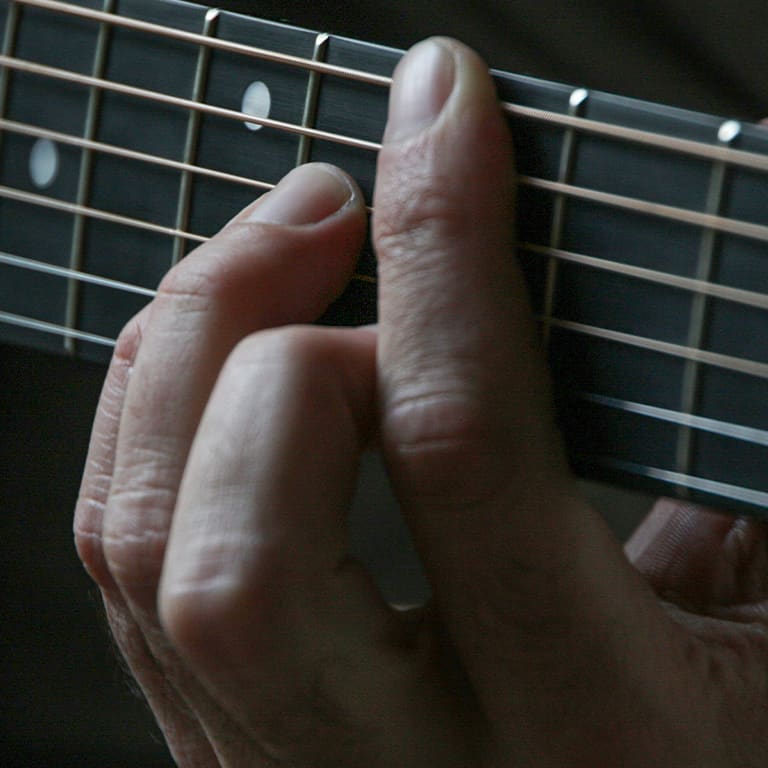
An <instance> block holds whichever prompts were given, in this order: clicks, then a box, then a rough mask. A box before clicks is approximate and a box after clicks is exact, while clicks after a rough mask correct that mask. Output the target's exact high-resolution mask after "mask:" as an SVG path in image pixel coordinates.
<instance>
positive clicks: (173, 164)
mask: <svg viewBox="0 0 768 768" xmlns="http://www.w3.org/2000/svg"><path fill="white" fill-rule="evenodd" d="M0 129H5V130H6V131H8V132H10V133H15V134H18V135H20V136H28V137H34V138H40V139H48V140H49V141H54V142H57V143H59V144H66V145H69V146H73V147H79V148H81V149H87V150H91V151H94V152H102V153H104V154H106V155H114V156H116V157H121V158H123V159H126V160H136V161H138V162H141V163H146V164H148V165H156V166H159V167H162V168H170V169H172V170H175V171H179V172H188V173H195V174H198V175H200V176H208V177H209V178H212V179H216V180H217V181H225V182H228V183H231V184H241V185H242V186H246V187H253V188H254V189H260V190H262V191H264V192H268V191H269V190H271V189H274V187H275V185H274V184H273V183H272V182H269V181H261V180H260V179H253V178H250V177H248V176H239V175H237V174H235V173H228V172H227V171H221V170H217V169H216V168H208V167H206V166H203V165H195V164H193V163H185V162H182V161H180V160H172V159H171V158H169V157H163V156H162V155H153V154H149V153H147V152H139V151H137V150H134V149H128V148H127V147H121V146H119V145H117V144H108V143H105V142H101V141H94V140H93V139H83V138H81V137H80V136H72V135H71V134H68V133H61V132H60V131H53V130H50V129H48V128H41V127H40V126H37V125H31V124H30V123H21V122H18V121H16V120H8V119H6V118H2V117H0ZM366 208H367V210H368V212H369V213H372V212H373V209H372V208H371V206H366Z"/></svg>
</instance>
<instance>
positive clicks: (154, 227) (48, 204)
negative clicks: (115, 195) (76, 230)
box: [0, 185, 376, 296]
mask: <svg viewBox="0 0 768 768" xmlns="http://www.w3.org/2000/svg"><path fill="white" fill-rule="evenodd" d="M0 198H5V199H8V200H15V201H16V202H20V203H27V204H30V205H37V206H40V207H42V208H51V209H52V210H56V211H63V212H65V213H72V214H77V215H79V216H85V217H88V218H92V219H98V220H100V221H107V222H109V223H111V224H120V225H122V226H125V227H130V228H132V229H140V230H145V231H148V232H155V233H157V234H159V235H167V236H169V237H178V238H180V239H182V240H190V241H192V242H195V243H206V242H208V240H210V237H206V236H205V235H198V234H196V233H194V232H187V231H186V230H183V229H176V228H175V227H166V226H164V225H162V224H155V223H153V222H151V221H144V220H143V219H134V218H131V217H130V216H123V215H121V214H119V213H112V212H111V211H105V210H102V209H100V208H91V207H89V206H85V205H79V204H77V203H70V202H69V201H67V200H60V199H59V198H57V197H49V196H47V195H39V194H37V193H35V192H26V191H24V190H21V189H16V188H14V187H6V186H4V185H0ZM8 255H9V256H12V258H14V259H16V260H17V263H16V264H15V265H14V266H22V267H23V264H22V263H21V262H22V261H24V259H23V257H21V256H13V255H12V254H8ZM7 263H8V262H7ZM38 263H43V262H38ZM39 271H43V270H39ZM49 271H50V270H49ZM77 274H78V273H76V272H75V271H72V274H71V275H70V276H71V277H73V278H76V279H77V277H76V275H77ZM82 274H89V273H82ZM351 279H352V280H358V281H361V282H365V283H375V282H376V278H375V277H371V276H370V275H365V274H362V273H357V272H356V273H355V274H353V275H352V278H351ZM91 282H93V281H91ZM112 287H114V286H112ZM155 293H156V292H155V291H152V292H150V293H148V294H147V295H148V296H154V295H155Z"/></svg>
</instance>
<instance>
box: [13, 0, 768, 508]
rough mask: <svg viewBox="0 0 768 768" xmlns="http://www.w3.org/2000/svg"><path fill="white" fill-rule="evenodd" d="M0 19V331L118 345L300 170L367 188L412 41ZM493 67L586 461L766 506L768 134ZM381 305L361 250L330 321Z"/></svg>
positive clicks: (43, 343) (176, 11)
mask: <svg viewBox="0 0 768 768" xmlns="http://www.w3.org/2000/svg"><path fill="white" fill-rule="evenodd" d="M0 33H1V34H0V340H1V341H4V342H8V343H13V344H21V345H28V346H33V347H37V348H40V349H44V350H49V351H55V352H60V353H63V354H69V355H77V356H81V357H84V358H88V359H92V360H103V361H106V360H107V359H108V358H109V355H110V347H111V345H112V344H113V341H114V338H115V337H116V335H117V333H118V332H119V330H120V328H121V327H122V325H123V324H124V323H125V321H126V320H127V319H128V318H129V317H130V316H131V315H132V314H133V313H135V312H136V311H137V310H138V309H139V308H140V307H141V306H143V305H144V304H145V303H146V302H147V301H149V300H150V299H151V297H152V295H153V291H154V288H155V286H156V285H157V283H158V281H159V279H160V277H161V276H162V275H163V274H164V273H165V272H166V271H167V270H168V269H169V268H170V267H171V266H172V265H173V264H174V263H175V262H177V261H178V260H179V259H180V258H182V257H183V256H184V254H185V253H187V252H188V251H189V250H190V249H191V248H193V247H195V246H196V245H198V244H199V243H200V242H203V241H205V239H207V238H208V237H210V236H211V235H212V234H213V233H214V232H215V231H216V230H217V229H218V228H219V227H220V226H221V225H222V224H223V223H224V222H226V221H227V220H228V219H229V218H230V217H231V216H232V215H233V213H235V212H236V211H237V210H238V209H240V208H241V207H243V206H244V205H246V204H247V203H249V202H250V201H251V200H252V199H253V198H254V197H255V196H257V195H259V194H260V193H261V192H263V191H264V190H265V189H269V188H270V187H271V185H272V184H274V183H275V182H276V181H278V180H279V179H280V178H281V177H282V176H283V175H284V174H285V173H286V172H287V171H288V170H290V169H291V168H292V167H294V166H295V165H296V164H298V163H302V162H305V161H307V160H313V161H315V160H322V161H326V162H330V163H335V164H338V165H340V166H342V167H344V168H345V169H347V170H348V171H349V172H350V173H352V174H353V175H354V176H355V177H356V178H357V180H358V182H359V184H360V186H361V188H362V189H363V190H364V192H365V194H366V195H367V196H368V198H369V203H370V195H371V191H372V188H373V182H374V176H375V163H376V150H377V148H378V144H379V142H380V140H381V134H382V130H383V126H384V121H385V116H386V104H387V85H388V82H389V78H390V75H391V73H392V70H393V69H394V66H395V64H396V63H397V61H398V59H399V58H400V56H401V53H400V52H398V51H395V50H392V49H388V48H384V47H381V46H376V45H370V44H366V43H362V42H357V41H353V40H348V39H345V38H340V37H335V36H329V35H324V34H317V33H315V32H310V31H307V30H303V29H296V28H293V27H288V26H284V25H280V24H275V23H271V22H266V21H259V20H256V19H252V18H249V17H245V16H239V15H236V14H231V13H227V12H219V11H211V10H209V9H206V8H204V7H201V6H197V5H191V4H187V3H180V2H172V1H169V0H103V1H102V0H77V2H75V3H71V4H62V3H59V2H56V0H0ZM494 75H495V78H496V82H497V85H498V90H499V96H500V99H501V101H502V102H503V105H504V109H505V110H506V111H507V113H508V114H509V119H510V124H511V126H512V130H513V135H514V139H515V144H516V149H517V159H518V168H519V173H520V195H519V206H518V208H519V226H518V243H517V249H516V251H517V253H516V254H514V253H510V258H515V257H517V258H519V259H520V261H521V262H522V264H523V266H524V269H525V273H526V276H527V278H528V282H529V285H530V293H531V296H532V300H533V305H534V308H535V312H536V314H537V317H538V319H539V322H540V325H541V338H542V343H543V344H544V345H545V347H546V350H547V354H548V357H549V362H550V366H551V369H552V373H553V377H554V380H555V388H556V398H557V402H558V406H559V413H560V414H561V421H562V427H563V430H564V434H565V437H566V442H567V444H568V448H569V452H570V456H571V459H572V462H573V465H574V467H575V468H576V469H577V470H578V471H579V472H582V473H584V474H586V475H590V476H596V477H602V478H607V479H611V480H615V481H618V482H621V483H623V484H629V485H638V486H641V487H643V488H646V489H649V490H652V491H658V492H661V493H665V494H667V495H676V496H681V497H684V498H690V499H693V500H697V501H701V502H705V503H709V504H712V505H715V506H718V507H725V508H727V509H731V510H733V511H734V512H745V513H751V514H757V515H760V516H763V517H765V518H767V519H768V314H766V310H768V131H765V130H764V129H761V128H759V127H756V126H752V125H746V124H740V123H738V122H736V121H732V120H724V119H721V118H716V117H711V116H707V115H702V114H697V113H691V112H686V111H682V110H677V109H673V108H668V107H662V106H658V105H653V104H649V103H645V102H639V101H636V100H632V99H625V98H619V97H616V96H610V95H607V94H603V93H597V92H588V91H586V90H584V89H582V88H574V87H568V86H564V85H559V84H553V83H548V82H541V81H537V80H533V79H530V78H525V77H519V76H515V75H509V74H505V73H500V72H495V73H494ZM297 268H300V267H298V266H297ZM375 312H376V264H375V259H374V256H373V253H372V252H371V250H370V248H367V249H366V250H365V251H364V253H363V254H362V256H361V259H360V262H359V264H358V270H357V274H356V276H355V278H354V279H353V280H352V282H351V284H350V286H349V288H348V290H347V291H346V293H345V295H344V296H343V297H342V298H341V299H340V300H339V301H338V302H337V303H336V304H335V305H334V307H333V308H332V309H331V310H330V312H329V313H328V315H327V317H326V318H325V320H326V321H327V322H334V323H360V322H371V321H372V320H374V319H375ZM499 343H500V344H503V343H505V341H504V339H501V338H500V339H499Z"/></svg>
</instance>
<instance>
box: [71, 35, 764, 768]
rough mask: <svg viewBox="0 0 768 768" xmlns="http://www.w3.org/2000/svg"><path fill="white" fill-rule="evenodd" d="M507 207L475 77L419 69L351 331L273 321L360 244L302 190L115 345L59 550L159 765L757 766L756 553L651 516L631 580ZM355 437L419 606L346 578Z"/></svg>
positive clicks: (426, 59) (299, 307) (457, 68)
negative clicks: (161, 740)
mask: <svg viewBox="0 0 768 768" xmlns="http://www.w3.org/2000/svg"><path fill="white" fill-rule="evenodd" d="M443 102H444V104H443ZM512 196H513V176H512V171H511V149H510V141H509V137H508V135H507V132H506V128H505V125H504V122H503V120H502V118H501V115H500V113H499V109H498V106H497V103H496V99H495V95H494V92H493V87H492V84H491V81H490V79H489V78H488V75H487V70H486V68H485V66H484V65H483V64H482V63H481V62H480V61H479V60H478V59H477V58H476V57H475V56H474V55H473V54H471V53H470V52H469V51H467V50H466V49H464V48H463V47H461V46H459V45H458V44H455V43H451V42H447V41H441V42H439V43H434V42H432V43H427V44H422V45H420V46H418V47H417V48H416V49H415V50H414V51H412V52H411V53H410V54H409V55H408V56H407V57H406V59H405V61H404V63H402V64H401V65H400V67H399V68H398V71H397V73H396V76H395V82H394V86H393V94H392V102H391V114H390V121H389V124H388V128H387V134H386V136H385V143H384V148H383V149H382V151H381V154H380V159H379V172H378V182H377V188H376V199H375V210H376V213H375V222H374V238H375V243H376V247H377V251H378V257H379V281H380V282H379V292H380V312H379V315H380V317H379V324H378V326H377V327H375V328H359V329H329V328H318V327H309V326H303V325H297V324H298V323H305V322H308V321H310V320H312V319H313V318H314V317H316V316H318V315H319V314H320V313H321V312H322V310H323V309H324V307H325V306H326V305H327V304H328V303H329V302H330V300H331V299H332V297H333V296H334V295H336V294H337V293H338V292H339V291H340V290H341V289H342V287H343V285H344V283H345V281H346V280H347V279H348V278H349V275H350V273H351V271H352V268H353V264H354V260H355V254H356V251H357V249H358V247H359V245H360V242H361V240H362V237H363V231H364V209H363V204H362V200H361V197H360V194H359V192H357V191H356V190H355V189H354V187H353V186H352V185H351V183H350V182H349V181H348V180H347V179H346V177H345V176H343V175H342V174H341V173H340V172H338V171H336V170H333V169H330V168H328V167H317V166H309V167H305V168H302V169H299V170H297V171H294V172H293V173H292V174H290V175H289V177H288V179H287V180H285V181H284V182H282V184H281V185H280V186H279V187H278V189H277V190H276V191H274V192H272V193H270V194H269V195H268V196H267V197H265V198H262V199H261V200H260V201H258V202H257V203H256V204H255V205H254V206H251V207H250V208H249V209H247V210H246V211H245V212H243V213H242V214H240V215H239V216H238V217H237V218H236V219H235V220H234V221H233V222H232V223H230V225H228V226H227V227H226V228H225V229H224V230H223V231H222V232H221V233H220V234H219V235H217V236H216V237H215V238H213V240H211V241H210V242H209V243H208V244H206V245H205V246H203V247H201V248H200V249H198V251H196V252H195V253H194V254H192V255H190V256H189V257H188V258H187V259H185V260H184V261H183V262H182V263H181V264H180V265H179V266H177V267H175V268H174V269H173V270H172V272H171V273H170V274H169V275H168V276H167V277H166V278H165V280H164V281H163V283H162V285H161V288H160V291H159V293H158V295H157V297H156V298H155V300H154V301H153V302H152V304H151V305H150V306H149V307H148V308H147V310H145V311H143V312H142V313H140V315H139V316H138V317H137V318H136V319H134V320H133V321H132V322H131V323H130V324H129V325H128V326H127V327H126V329H125V331H124V332H123V333H122V335H121V337H120V340H119V343H118V346H117V349H116V351H115V356H114V358H113V362H112V365H111V367H110V371H109V373H108V376H107V380H106V383H105V387H104V393H103V395H102V400H101V403H100V406H99V411H98V414H97V417H96V422H95V425H94V433H93V438H92V442H91V450H90V455H89V459H88V463H87V467H86V472H85V476H84V479H83V487H82V494H81V498H80V501H79V504H78V508H77V512H76V521H75V528H76V537H77V545H78V549H79V552H80V556H81V558H82V559H83V562H84V563H85V565H86V567H87V568H88V570H89V572H90V573H91V574H92V576H93V577H94V579H95V580H96V581H97V583H98V584H99V586H100V588H101V590H102V593H103V596H104V601H105V605H106V610H107V615H108V617H109V620H110V623H111V626H112V630H113V633H114V635H115V638H116V640H117V643H118V645H119V647H120V649H121V651H122V653H123V654H124V656H125V658H126V659H127V661H128V664H129V665H130V667H131V669H132V671H133V673H134V675H135V676H136V678H137V680H138V681H139V683H140V684H141V686H142V688H143V689H144V691H145V693H146V695H147V698H148V699H149V702H150V704H151V706H152V707H153V710H154V712H155V714H156V716H157V719H158V721H159V723H160V725H161V727H162V728H163V730H164V733H165V736H166V738H167V740H168V744H169V746H170V748H171V751H172V753H173V755H174V757H175V759H176V760H177V762H178V763H179V764H180V765H182V766H195V767H197V766H206V767H207V766H222V767H224V766H226V768H240V767H241V766H242V767H245V766H249V768H252V767H253V766H258V767H259V768H261V767H262V766H264V767H269V768H272V767H274V766H291V767H293V766H302V768H304V767H305V766H306V767H307V768H316V767H319V766H334V767H335V768H339V767H341V766H366V768H368V766H370V767H371V768H373V767H374V766H375V767H376V768H384V767H389V766H398V768H400V767H405V766H419V768H422V767H423V766H433V765H434V766H440V767H441V768H450V767H451V766H461V767H462V768H467V767H468V766H483V767H484V768H500V767H501V766H504V767H505V768H506V767H507V766H511V767H513V768H518V767H520V766H536V767H537V768H547V767H549V766H551V767H552V768H554V767H555V766H557V768H569V767H570V768H575V767H576V766H590V768H591V767H593V766H605V768H613V767H614V766H622V768H633V767H635V766H637V767H638V768H639V767H641V766H642V768H647V767H648V766H650V765H654V766H659V767H660V766H670V767H671V766H674V767H675V768H680V767H681V766H691V767H693V766H696V768H702V767H707V768H710V767H711V768H735V767H736V766H740V767H743V766H762V765H765V759H766V758H765V756H766V754H768V599H767V597H768V563H767V562H766V561H767V560H768V557H767V555H766V552H767V549H766V536H765V529H764V528H763V527H761V526H759V525H758V524H756V523H750V522H745V521H734V520H731V519H729V518H725V517H720V516H717V515H714V514H711V513H707V512H704V511H701V510H697V509H695V508H691V507H678V506H676V505H675V504H673V503H671V502H665V503H662V504H660V505H659V506H657V508H656V509H655V510H654V512H653V513H652V515H651V517H650V518H649V520H648V521H647V522H646V524H645V525H644V526H642V527H641V529H640V530H639V531H638V532H637V534H636V535H635V536H634V537H633V539H632V541H631V542H630V543H629V545H628V548H627V553H628V555H629V558H630V560H631V561H632V562H633V563H634V566H633V565H631V564H630V562H629V560H628V559H627V557H626V556H625V554H624V552H623V551H622V549H621V547H620V545H619V544H618V543H617V541H616V540H615V539H614V538H613V537H612V535H611V534H610V533H609V532H608V531H607V529H606V528H605V526H604V524H603V523H602V521H601V519H600V518H599V516H598V515H597V514H596V513H595V512H594V511H593V510H592V509H591V508H590V507H589V505H588V504H587V503H586V502H585V501H584V499H583V498H581V496H580V495H579V493H578V490H577V487H576V485H575V483H574V480H573V478H572V477H571V475H570V473H569V471H568V467H567V464H566V461H565V459H564V456H563V451H562V448H561V445H560V441H559V437H558V435H557V432H556V430H555V427H554V425H553V420H552V416H551V413H550V403H549V395H548V392H547V379H546V375H545V373H544V371H543V366H542V364H541V360H540V353H539V350H538V347H537V341H536V335H535V330H534V327H533V323H532V321H531V318H530V315H529V312H528V309H527V305H526V299H525V291H524V288H523V285H522V282H521V277H520V275H519V273H518V271H517V268H516V266H515V264H514V263H513V260H512V259H511V258H510V252H511V242H512V233H511V231H510V222H511V221H512V215H511V211H512ZM371 443H375V444H376V445H377V446H378V448H379V449H380V450H381V452H382V454H383V456H384V459H385V462H386V464H387V466H388V471H389V474H390V478H391V482H392V485H393V488H394V491H395V493H396V496H397V498H398V501H399V503H400V505H401V507H402V509H403V512H404V515H405V517H406V519H407V521H408V523H409V525H410V527H411V530H412V533H413V536H414V539H415V541H416V545H417V548H418V549H419V552H420V554H421V557H422V560H423V562H424V566H425V569H426V572H427V574H428V576H429V579H430V583H431V587H432V590H433V593H434V597H433V599H432V601H431V602H430V603H429V604H428V605H427V606H425V607H424V609H423V610H418V611H413V612H400V611H397V610H394V609H393V608H391V607H390V606H388V605H387V604H386V603H385V602H384V601H383V600H382V599H381V597H380V596H379V595H378V593H377V591H376V588H375V586H374V585H373V584H372V583H371V580H370V579H369V577H368V576H367V574H366V573H365V572H364V570H363V569H362V568H361V567H360V566H359V565H358V564H356V563H355V562H353V561H352V560H351V559H350V558H349V556H348V554H347V547H346V539H345V528H344V520H345V515H346V512H347V509H348V505H349V502H350V496H351V494H352V490H353V487H354V484H355V477H356V472H357V465H358V459H359V455H360V453H361V451H362V450H363V449H364V448H365V447H366V446H367V445H369V444H371Z"/></svg>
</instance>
